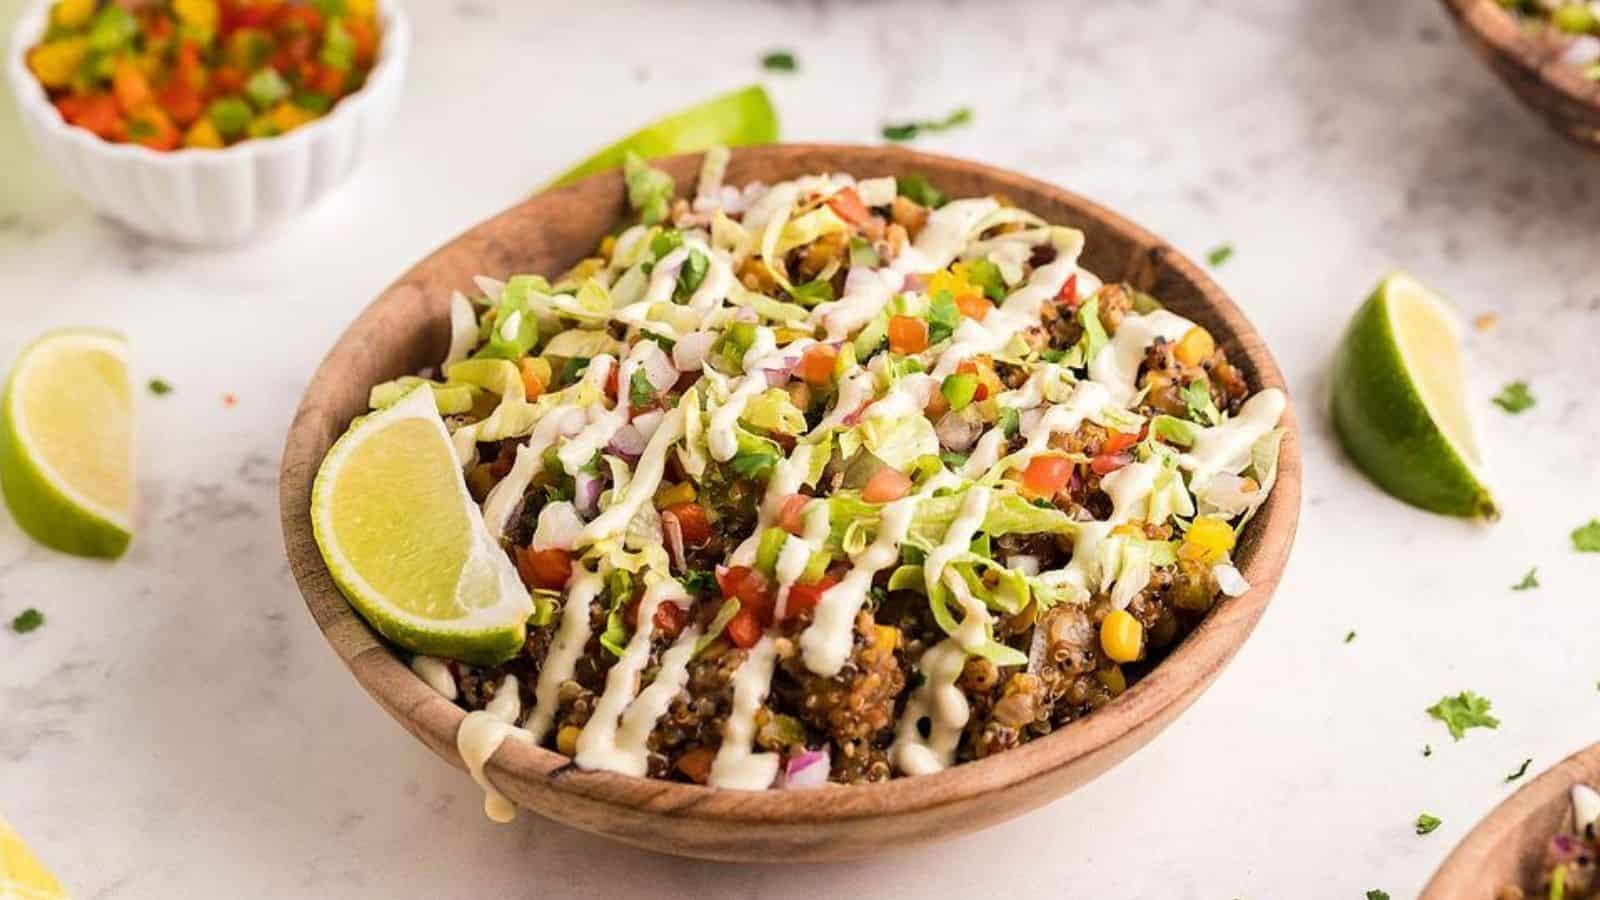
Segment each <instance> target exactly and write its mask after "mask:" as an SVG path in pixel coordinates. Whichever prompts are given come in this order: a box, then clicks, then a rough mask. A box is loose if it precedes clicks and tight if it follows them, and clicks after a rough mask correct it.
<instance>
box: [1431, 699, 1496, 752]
mask: <svg viewBox="0 0 1600 900" xmlns="http://www.w3.org/2000/svg"><path fill="white" fill-rule="evenodd" d="M1491 705H1492V704H1491V703H1490V702H1489V700H1488V699H1487V698H1484V697H1480V696H1478V695H1477V694H1474V693H1473V692H1471V691H1462V692H1461V693H1459V694H1457V695H1455V696H1454V697H1444V698H1441V699H1440V700H1439V702H1438V703H1435V704H1434V705H1432V706H1430V707H1428V715H1430V716H1433V717H1434V718H1435V719H1438V720H1439V721H1441V722H1443V723H1444V727H1446V728H1448V729H1449V730H1450V737H1452V738H1454V739H1455V740H1458V741H1459V740H1461V738H1462V736H1463V735H1465V734H1466V732H1467V729H1468V728H1499V727H1500V720H1499V719H1496V718H1495V717H1494V716H1491V715H1489V707H1490V706H1491Z"/></svg>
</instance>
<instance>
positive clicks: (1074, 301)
mask: <svg viewBox="0 0 1600 900" xmlns="http://www.w3.org/2000/svg"><path fill="white" fill-rule="evenodd" d="M1056 302H1057V303H1065V304H1066V305H1067V306H1069V307H1071V308H1072V309H1077V308H1078V273H1077V272H1073V273H1072V274H1071V275H1068V276H1067V282H1066V284H1063V285H1062V286H1061V290H1060V291H1059V292H1057V293H1056Z"/></svg>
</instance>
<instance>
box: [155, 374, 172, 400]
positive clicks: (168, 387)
mask: <svg viewBox="0 0 1600 900" xmlns="http://www.w3.org/2000/svg"><path fill="white" fill-rule="evenodd" d="M150 393H152V394H155V395H156V396H157V397H159V396H161V395H163V394H170V393H172V384H171V382H169V381H167V380H166V379H165V378H152V379H150Z"/></svg>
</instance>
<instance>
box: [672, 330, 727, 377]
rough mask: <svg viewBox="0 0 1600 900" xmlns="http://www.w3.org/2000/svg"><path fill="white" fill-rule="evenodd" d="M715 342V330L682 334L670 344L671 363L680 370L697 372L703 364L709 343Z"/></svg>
mask: <svg viewBox="0 0 1600 900" xmlns="http://www.w3.org/2000/svg"><path fill="white" fill-rule="evenodd" d="M716 342H717V333H716V332H715V331H695V332H691V333H689V334H686V335H684V336H683V337H681V338H679V339H678V342H677V343H676V344H674V345H673V346H672V364H673V365H674V366H677V368H678V371H680V372H698V371H700V369H701V367H702V366H704V365H705V362H706V356H708V355H709V354H710V353H711V345H712V344H715V343H716Z"/></svg>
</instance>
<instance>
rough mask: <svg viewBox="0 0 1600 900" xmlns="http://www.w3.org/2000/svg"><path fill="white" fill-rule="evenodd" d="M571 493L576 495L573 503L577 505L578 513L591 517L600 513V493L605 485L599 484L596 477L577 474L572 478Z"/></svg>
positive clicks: (583, 473)
mask: <svg viewBox="0 0 1600 900" xmlns="http://www.w3.org/2000/svg"><path fill="white" fill-rule="evenodd" d="M574 482H575V484H574V487H573V493H574V494H575V495H576V496H575V497H574V498H573V502H574V503H575V504H577V507H578V512H580V513H583V514H584V515H586V516H592V515H594V514H595V513H597V512H599V511H600V492H601V490H603V489H604V488H605V485H603V484H601V483H600V477H599V476H598V475H590V474H589V473H588V472H579V473H578V474H577V477H576V478H574Z"/></svg>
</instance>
